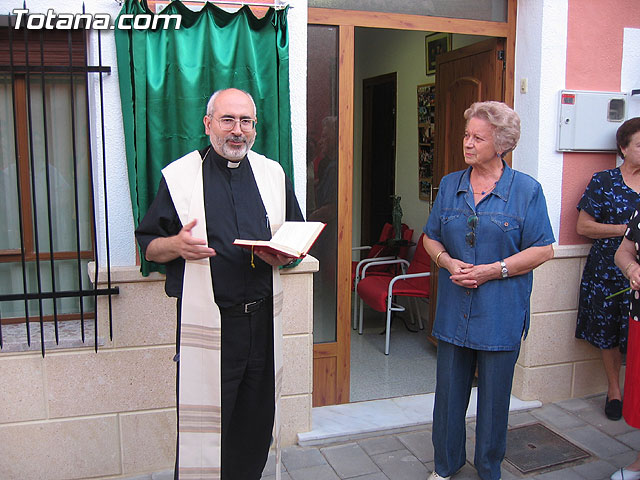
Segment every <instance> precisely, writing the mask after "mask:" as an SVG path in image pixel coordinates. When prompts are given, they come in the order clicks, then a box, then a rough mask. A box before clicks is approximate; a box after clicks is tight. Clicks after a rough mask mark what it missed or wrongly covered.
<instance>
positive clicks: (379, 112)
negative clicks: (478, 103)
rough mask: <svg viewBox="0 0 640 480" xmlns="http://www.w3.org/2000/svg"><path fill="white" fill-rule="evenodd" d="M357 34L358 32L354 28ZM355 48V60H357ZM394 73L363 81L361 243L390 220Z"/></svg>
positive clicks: (373, 238) (368, 242) (393, 172)
mask: <svg viewBox="0 0 640 480" xmlns="http://www.w3.org/2000/svg"><path fill="white" fill-rule="evenodd" d="M356 35H357V31H356ZM357 59H358V50H357V47H356V62H357V61H358V60H357ZM396 90H397V74H396V73H395V72H394V73H389V74H386V75H379V76H377V77H373V78H365V79H364V80H363V82H362V97H363V98H362V168H361V179H362V186H361V189H360V195H361V198H362V202H361V204H362V208H361V213H360V229H361V230H360V231H361V232H362V237H361V238H362V243H363V245H372V244H373V243H374V242H376V240H378V238H379V236H380V231H381V230H382V227H383V226H384V224H385V223H387V222H388V223H391V208H392V195H394V194H395V175H396Z"/></svg>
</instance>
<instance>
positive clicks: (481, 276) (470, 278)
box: [442, 258, 500, 288]
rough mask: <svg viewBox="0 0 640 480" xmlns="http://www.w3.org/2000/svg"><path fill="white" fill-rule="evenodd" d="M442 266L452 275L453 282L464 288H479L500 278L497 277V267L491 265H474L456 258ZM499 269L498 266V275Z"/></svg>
mask: <svg viewBox="0 0 640 480" xmlns="http://www.w3.org/2000/svg"><path fill="white" fill-rule="evenodd" d="M442 266H443V267H444V268H446V269H447V270H448V271H449V273H450V274H451V276H450V277H449V278H450V279H451V281H452V282H453V283H454V284H455V285H458V286H460V287H464V288H478V287H479V286H480V285H482V284H483V283H485V282H488V281H489V280H495V279H496V278H500V277H499V276H496V266H495V265H494V264H490V263H484V264H480V265H472V264H471V263H466V262H463V261H462V260H458V259H456V258H449V259H447V262H446V264H444V265H442ZM499 269H500V267H499V266H498V273H499Z"/></svg>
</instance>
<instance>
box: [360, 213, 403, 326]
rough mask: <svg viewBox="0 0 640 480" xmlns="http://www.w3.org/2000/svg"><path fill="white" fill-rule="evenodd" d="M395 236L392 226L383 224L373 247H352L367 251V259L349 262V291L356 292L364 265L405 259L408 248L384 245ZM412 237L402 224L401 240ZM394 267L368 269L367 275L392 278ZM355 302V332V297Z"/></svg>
mask: <svg viewBox="0 0 640 480" xmlns="http://www.w3.org/2000/svg"><path fill="white" fill-rule="evenodd" d="M394 236H395V233H394V230H393V226H392V225H391V224H390V223H385V224H384V226H383V227H382V232H381V233H380V239H379V240H378V242H377V243H376V244H375V245H373V246H362V247H353V248H352V249H351V250H352V251H354V250H365V249H368V250H369V254H368V255H367V258H365V259H363V260H360V261H357V260H356V261H353V260H352V261H351V290H352V291H354V292H355V291H356V289H357V287H358V282H359V281H360V276H361V274H362V269H363V268H364V266H365V265H367V264H369V263H372V262H376V263H377V262H379V261H381V260H395V259H397V258H404V259H406V258H407V255H408V253H409V246H408V245H407V246H402V247H400V248H399V249H397V250H396V249H394V248H392V247H391V246H389V245H387V244H386V243H387V242H388V241H389V240H392V239H393V238H394ZM412 237H413V230H412V229H410V228H409V227H408V226H407V225H406V224H404V223H403V224H402V239H403V240H407V243H408V242H410V241H411V238H412ZM397 273H398V271H397V268H396V266H393V267H390V266H388V265H375V266H372V267H371V268H370V269H369V275H387V276H393V275H395V274H397ZM355 300H356V301H355V302H354V308H353V322H352V327H353V329H354V330H355V329H356V328H358V305H357V296H356V299H355Z"/></svg>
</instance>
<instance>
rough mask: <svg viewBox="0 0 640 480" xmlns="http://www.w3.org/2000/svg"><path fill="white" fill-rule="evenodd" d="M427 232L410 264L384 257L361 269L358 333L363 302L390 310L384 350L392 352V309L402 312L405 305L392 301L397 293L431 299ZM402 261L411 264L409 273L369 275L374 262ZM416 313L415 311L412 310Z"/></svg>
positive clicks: (384, 263) (378, 310)
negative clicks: (390, 347)
mask: <svg viewBox="0 0 640 480" xmlns="http://www.w3.org/2000/svg"><path fill="white" fill-rule="evenodd" d="M423 236H424V234H422V235H420V239H419V240H418V245H417V246H416V251H415V254H414V256H413V259H412V260H411V263H409V262H407V261H406V260H403V259H396V260H383V261H380V262H377V263H370V264H368V265H365V267H364V268H363V272H362V278H361V279H360V282H358V287H357V295H358V296H359V297H360V302H359V304H360V305H359V307H360V316H359V322H358V325H359V327H358V333H360V334H362V321H363V320H362V317H363V310H364V303H366V304H367V305H369V306H370V307H371V308H373V309H374V310H376V311H377V312H385V311H386V312H387V328H386V339H385V347H384V353H385V355H389V334H390V332H391V312H403V311H404V310H405V308H404V307H402V306H400V305H397V304H394V303H393V300H394V298H395V297H396V296H402V297H417V298H429V297H430V295H431V284H430V279H429V276H430V275H431V272H430V269H431V259H430V258H429V255H428V254H427V251H426V250H425V249H424V245H423V244H422V239H423ZM392 264H400V265H403V266H407V265H408V267H409V268H408V270H407V273H406V274H401V275H396V276H393V277H389V276H384V275H370V276H367V270H368V268H369V267H371V266H372V265H392ZM417 313H418V323H419V325H420V328H421V329H424V326H423V325H422V320H421V318H420V312H417ZM412 315H413V313H412Z"/></svg>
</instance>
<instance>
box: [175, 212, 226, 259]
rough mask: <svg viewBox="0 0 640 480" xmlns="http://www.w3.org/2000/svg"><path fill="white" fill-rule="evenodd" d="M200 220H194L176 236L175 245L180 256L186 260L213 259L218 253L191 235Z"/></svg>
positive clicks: (200, 239) (203, 240)
mask: <svg viewBox="0 0 640 480" xmlns="http://www.w3.org/2000/svg"><path fill="white" fill-rule="evenodd" d="M196 223H198V220H197V219H196V218H194V219H193V220H191V221H190V222H189V223H187V224H186V225H185V226H184V227H182V229H181V230H180V231H179V232H178V235H176V236H175V245H176V248H177V250H178V254H179V255H180V256H181V257H182V258H184V259H185V260H200V259H202V258H209V257H213V256H214V255H215V254H216V251H215V250H214V249H213V248H209V247H207V241H206V240H205V239H202V238H196V237H194V236H193V235H192V234H191V230H193V227H195V226H196Z"/></svg>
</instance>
